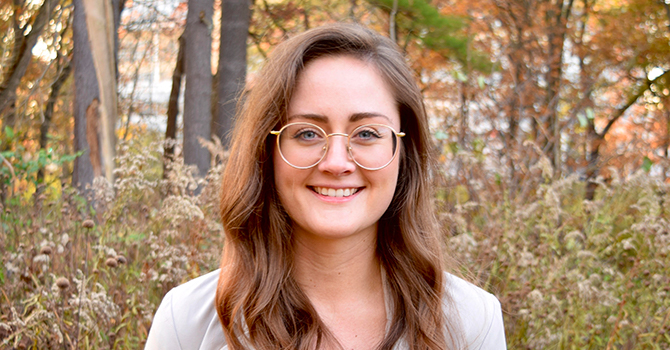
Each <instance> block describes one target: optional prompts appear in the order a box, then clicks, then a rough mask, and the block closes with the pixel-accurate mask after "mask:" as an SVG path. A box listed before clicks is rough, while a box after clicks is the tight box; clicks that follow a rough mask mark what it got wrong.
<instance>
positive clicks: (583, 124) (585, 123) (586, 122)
mask: <svg viewBox="0 0 670 350" xmlns="http://www.w3.org/2000/svg"><path fill="white" fill-rule="evenodd" d="M577 119H579V126H581V127H582V128H585V127H587V126H588V125H589V120H588V119H586V117H585V116H584V115H583V114H581V113H579V114H577Z"/></svg>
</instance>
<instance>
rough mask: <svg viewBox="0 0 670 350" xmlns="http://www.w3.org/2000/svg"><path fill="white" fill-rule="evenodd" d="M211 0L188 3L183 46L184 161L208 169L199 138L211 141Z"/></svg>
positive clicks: (205, 150) (190, 1) (202, 172)
mask: <svg viewBox="0 0 670 350" xmlns="http://www.w3.org/2000/svg"><path fill="white" fill-rule="evenodd" d="M213 12H214V2H213V0H189V2H188V14H187V15H186V29H185V37H186V42H185V43H186V45H185V47H184V58H185V60H184V71H185V73H186V87H185V90H184V162H186V163H187V164H194V165H196V166H197V167H198V171H199V172H200V175H201V176H205V174H207V171H208V170H209V165H210V164H209V163H210V155H209V152H208V151H207V149H205V148H204V147H202V146H201V144H200V142H199V139H200V138H202V139H204V140H207V141H209V140H210V139H211V120H212V112H211V96H212V71H211V69H212V68H211V67H212V63H211V52H212V28H213V26H212V14H213Z"/></svg>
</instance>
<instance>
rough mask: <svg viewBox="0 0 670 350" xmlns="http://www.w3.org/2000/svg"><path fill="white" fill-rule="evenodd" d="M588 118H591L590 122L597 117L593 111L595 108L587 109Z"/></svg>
mask: <svg viewBox="0 0 670 350" xmlns="http://www.w3.org/2000/svg"><path fill="white" fill-rule="evenodd" d="M586 117H587V118H589V119H590V120H593V119H594V118H595V117H596V113H595V112H594V111H593V108H591V107H587V108H586Z"/></svg>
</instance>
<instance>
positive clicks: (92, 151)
mask: <svg viewBox="0 0 670 350" xmlns="http://www.w3.org/2000/svg"><path fill="white" fill-rule="evenodd" d="M123 3H124V0H114V3H113V4H114V5H115V6H113V9H114V11H119V12H120V11H121V10H122V9H123V5H122V4H123ZM73 4H74V15H73V23H72V30H73V41H74V49H73V57H72V59H73V64H74V78H75V102H74V113H73V114H74V150H75V152H79V151H81V152H83V154H82V156H81V157H78V158H77V159H75V162H74V169H73V173H72V183H73V185H74V186H75V187H77V188H79V189H80V190H81V191H85V190H86V185H88V184H91V183H92V182H93V178H94V177H97V176H102V175H103V174H107V176H108V178H109V179H110V180H111V177H110V176H111V171H112V169H111V168H110V167H112V166H113V159H109V158H110V157H113V154H114V153H113V152H112V150H110V149H107V152H108V154H107V155H106V157H107V159H108V160H107V169H104V168H103V155H102V154H101V148H102V146H103V145H102V142H101V140H100V134H99V133H100V130H101V117H100V113H99V108H100V103H101V98H100V89H99V85H98V79H97V73H96V69H95V63H94V60H93V55H92V52H91V47H90V44H89V43H90V39H89V38H90V36H89V29H88V27H87V24H86V21H87V17H86V12H85V11H86V9H85V7H84V6H85V5H84V0H73ZM113 18H115V19H117V18H120V14H119V15H115V16H113ZM118 24H119V23H118V22H115V23H114V28H115V33H116V32H117V31H118ZM114 35H116V34H114ZM110 79H112V80H115V79H116V74H114V75H112V77H111V78H110ZM113 86H114V88H113V89H114V90H113V91H112V92H111V93H110V92H108V95H109V96H107V100H109V99H110V98H113V99H114V100H115V99H116V91H115V89H116V88H115V86H116V84H113ZM110 103H115V102H110ZM112 108H113V107H112ZM109 110H110V111H111V112H107V113H112V115H114V113H115V112H114V111H113V109H109ZM105 124H106V130H107V132H106V135H107V136H106V137H107V141H106V144H107V146H106V147H107V148H109V147H113V145H114V141H113V136H112V135H113V132H114V127H113V125H114V124H113V123H110V120H106V121H105ZM110 129H111V130H110ZM110 134H111V135H110Z"/></svg>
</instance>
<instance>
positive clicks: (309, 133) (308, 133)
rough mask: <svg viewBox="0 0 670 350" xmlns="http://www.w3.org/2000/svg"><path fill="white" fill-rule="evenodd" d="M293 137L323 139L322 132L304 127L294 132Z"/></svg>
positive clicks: (311, 139)
mask: <svg viewBox="0 0 670 350" xmlns="http://www.w3.org/2000/svg"><path fill="white" fill-rule="evenodd" d="M292 138H293V139H295V140H298V141H316V140H319V139H321V138H322V137H321V133H320V132H318V131H317V130H314V129H310V128H303V129H300V130H298V131H296V132H295V133H293V137H292Z"/></svg>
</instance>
